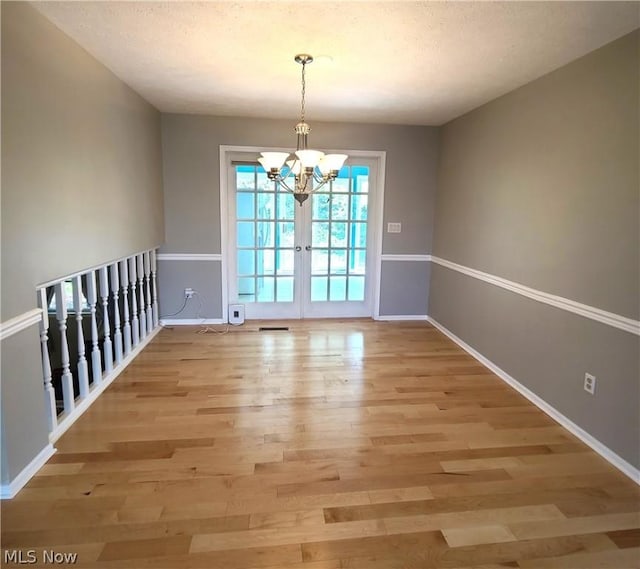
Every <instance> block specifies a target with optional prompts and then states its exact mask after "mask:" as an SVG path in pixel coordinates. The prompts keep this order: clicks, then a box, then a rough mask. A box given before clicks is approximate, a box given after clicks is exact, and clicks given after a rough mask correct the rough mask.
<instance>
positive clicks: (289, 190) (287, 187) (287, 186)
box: [276, 176, 295, 194]
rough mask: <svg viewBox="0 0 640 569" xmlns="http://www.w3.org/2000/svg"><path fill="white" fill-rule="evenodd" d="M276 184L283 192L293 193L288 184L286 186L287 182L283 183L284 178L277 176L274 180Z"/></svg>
mask: <svg viewBox="0 0 640 569" xmlns="http://www.w3.org/2000/svg"><path fill="white" fill-rule="evenodd" d="M276 184H280V185H281V186H282V187H283V188H284V189H285V190H287V191H288V192H291V193H292V194H293V193H295V192H294V191H293V190H292V189H291V188H290V187H289V184H287V182H286V181H285V178H283V177H282V176H278V178H277V179H276Z"/></svg>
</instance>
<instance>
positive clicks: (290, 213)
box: [276, 192, 295, 219]
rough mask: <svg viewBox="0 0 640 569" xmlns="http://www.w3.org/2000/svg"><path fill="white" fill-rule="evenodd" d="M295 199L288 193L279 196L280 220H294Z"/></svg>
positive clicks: (278, 216) (278, 214) (278, 212)
mask: <svg viewBox="0 0 640 569" xmlns="http://www.w3.org/2000/svg"><path fill="white" fill-rule="evenodd" d="M294 202H295V199H294V198H293V194H291V193H289V192H287V193H286V194H278V210H277V216H276V217H277V218H278V219H293V217H294V215H295V209H294Z"/></svg>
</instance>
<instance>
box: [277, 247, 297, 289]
mask: <svg viewBox="0 0 640 569" xmlns="http://www.w3.org/2000/svg"><path fill="white" fill-rule="evenodd" d="M276 261H277V263H276V271H277V273H278V274H279V275H292V274H293V263H294V256H293V251H287V250H284V251H282V250H278V252H277V253H276ZM278 282H279V281H278Z"/></svg>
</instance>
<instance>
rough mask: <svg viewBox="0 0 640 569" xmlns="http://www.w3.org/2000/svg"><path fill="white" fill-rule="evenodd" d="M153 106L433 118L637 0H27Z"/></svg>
mask: <svg viewBox="0 0 640 569" xmlns="http://www.w3.org/2000/svg"><path fill="white" fill-rule="evenodd" d="M34 6H35V7H36V8H37V9H38V10H39V11H40V12H41V13H42V14H44V15H45V16H46V17H47V18H49V19H50V20H51V21H52V22H53V23H55V24H56V25H57V26H58V27H59V28H60V29H62V30H63V31H64V32H65V33H67V34H68V35H69V36H71V37H72V38H73V39H75V40H76V41H77V42H78V43H79V44H80V45H82V46H83V47H84V48H85V49H86V50H87V51H88V52H90V53H91V54H92V55H94V56H95V57H96V58H97V59H98V60H100V61H101V62H102V63H104V64H105V65H106V66H107V67H108V68H110V69H111V70H112V71H113V72H114V73H115V74H116V75H117V76H118V77H120V78H121V79H122V80H123V81H125V82H126V83H127V84H129V85H130V86H131V87H132V88H133V89H135V90H136V91H137V92H138V93H140V94H141V95H142V96H143V97H144V98H145V99H147V100H148V101H149V102H151V103H152V104H153V105H155V106H156V107H157V108H158V109H160V110H161V111H165V112H179V113H207V114H214V115H230V116H252V117H272V118H290V119H292V120H293V119H296V118H297V116H298V113H299V101H300V66H299V65H297V64H296V63H294V61H293V56H294V55H295V54H296V53H300V52H307V53H311V54H312V55H314V56H318V55H328V56H331V58H332V61H327V60H321V61H315V62H314V63H313V64H311V65H310V66H309V67H308V68H307V118H308V120H309V122H312V121H313V120H339V121H355V122H377V123H398V124H415V125H439V124H442V123H444V122H447V121H448V120H450V119H452V118H454V117H456V116H459V115H461V114H463V113H465V112H467V111H469V110H471V109H473V108H475V107H477V106H479V105H481V104H483V103H485V102H487V101H490V100H491V99H494V98H496V97H498V96H500V95H502V94H504V93H507V92H509V91H511V90H513V89H514V88H516V87H518V86H520V85H523V84H525V83H528V82H529V81H532V80H533V79H535V78H537V77H540V76H541V75H544V74H545V73H548V72H549V71H552V70H553V69H556V68H558V67H560V66H562V65H564V64H566V63H568V62H570V61H572V60H574V59H576V58H578V57H580V56H581V55H584V54H586V53H588V52H589V51H592V50H594V49H596V48H598V47H600V46H602V45H604V44H605V43H608V42H610V41H613V40H614V39H616V38H618V37H620V36H622V35H624V34H626V33H628V32H630V31H632V30H633V29H635V28H638V27H640V3H638V2H406V1H401V0H391V1H387V2H362V1H354V2H351V1H341V2H321V1H314V0H306V1H298V2H264V1H251V0H245V1H243V2H228V1H217V2H36V3H34Z"/></svg>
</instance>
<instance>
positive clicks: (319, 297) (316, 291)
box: [311, 277, 327, 302]
mask: <svg viewBox="0 0 640 569" xmlns="http://www.w3.org/2000/svg"><path fill="white" fill-rule="evenodd" d="M326 300H327V277H311V301H312V302H324V301H326Z"/></svg>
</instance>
